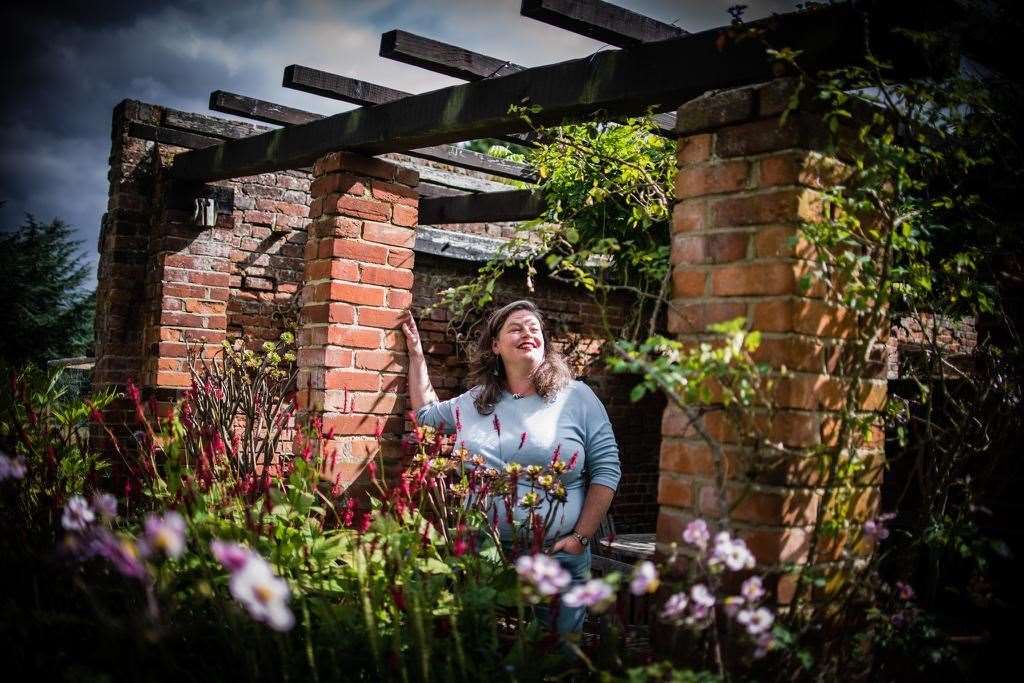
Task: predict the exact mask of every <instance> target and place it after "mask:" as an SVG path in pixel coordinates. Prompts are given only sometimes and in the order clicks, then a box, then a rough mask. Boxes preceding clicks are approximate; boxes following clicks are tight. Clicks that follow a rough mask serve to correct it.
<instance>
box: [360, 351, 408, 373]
mask: <svg viewBox="0 0 1024 683" xmlns="http://www.w3.org/2000/svg"><path fill="white" fill-rule="evenodd" d="M355 366H356V367H357V368H363V369H366V370H385V371H388V372H402V371H404V370H406V369H407V368H408V367H409V360H408V356H407V355H406V354H404V353H400V354H396V353H392V352H389V351H357V352H356V358H355Z"/></svg>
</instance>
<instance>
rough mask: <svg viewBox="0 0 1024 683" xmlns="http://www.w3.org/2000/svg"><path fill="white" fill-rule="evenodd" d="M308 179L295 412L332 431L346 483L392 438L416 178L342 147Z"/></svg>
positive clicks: (398, 414)
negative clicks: (309, 201)
mask: <svg viewBox="0 0 1024 683" xmlns="http://www.w3.org/2000/svg"><path fill="white" fill-rule="evenodd" d="M313 175H314V180H313V183H312V185H311V186H310V193H311V195H312V205H311V207H310V214H309V215H310V218H311V219H312V223H311V224H310V225H309V236H308V239H307V242H306V266H305V283H304V286H303V290H302V313H301V318H300V322H301V329H300V332H299V339H298V344H299V352H298V365H299V378H298V388H299V409H300V411H302V412H304V413H305V414H306V415H307V416H309V415H317V414H319V415H322V416H323V423H324V429H325V430H333V432H334V441H333V443H332V444H331V445H330V446H329V447H328V449H329V451H330V450H333V452H334V454H335V455H334V457H333V458H332V461H333V464H334V469H333V470H332V471H331V472H329V473H328V475H329V476H331V478H335V477H340V480H339V481H340V483H341V484H342V485H348V484H350V483H352V482H353V481H354V480H355V478H356V477H357V476H358V474H359V472H360V471H361V470H362V469H363V467H364V466H365V463H366V460H367V458H368V457H369V456H371V455H372V454H374V453H375V452H376V451H377V447H378V443H377V439H376V438H375V434H381V435H382V437H383V438H382V443H384V444H386V445H387V444H390V445H391V446H394V445H397V443H398V438H399V437H400V435H401V432H402V428H403V417H402V415H403V412H404V411H405V410H406V400H405V398H404V396H403V394H404V392H405V381H406V374H405V373H406V370H407V368H408V357H407V355H406V351H405V338H404V336H403V334H402V332H401V329H400V328H399V326H398V319H399V317H400V316H401V314H402V313H403V312H404V311H405V310H406V309H407V308H408V307H409V305H410V303H411V302H412V291H411V290H412V283H413V273H412V267H413V251H412V247H413V245H414V244H415V241H416V232H415V226H416V221H417V213H418V207H419V195H418V193H417V192H416V190H414V189H413V188H415V187H416V185H417V184H418V183H419V175H418V174H417V173H416V172H414V171H409V170H406V169H404V168H401V167H400V166H396V165H394V164H391V163H388V162H385V161H381V160H379V159H374V158H369V157H363V156H359V155H354V154H349V153H345V152H339V153H335V154H330V155H328V156H326V157H324V158H322V159H320V160H319V161H318V162H317V163H316V166H315V167H314V171H313Z"/></svg>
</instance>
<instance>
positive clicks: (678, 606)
mask: <svg viewBox="0 0 1024 683" xmlns="http://www.w3.org/2000/svg"><path fill="white" fill-rule="evenodd" d="M688 602H689V599H687V597H686V592H685V591H684V592H682V593H676V594H675V595H673V596H671V597H670V598H669V599H668V600H666V601H665V605H664V606H663V607H662V608H661V618H662V619H665V620H668V621H672V620H675V619H678V618H680V617H681V616H683V611H684V610H685V609H686V605H687V603H688Z"/></svg>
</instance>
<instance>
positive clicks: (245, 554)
mask: <svg viewBox="0 0 1024 683" xmlns="http://www.w3.org/2000/svg"><path fill="white" fill-rule="evenodd" d="M210 552H211V553H213V557H214V558H215V559H216V560H217V561H218V562H220V563H221V564H222V565H224V568H225V569H227V570H228V571H229V572H232V573H234V572H237V571H238V570H239V569H242V568H243V567H245V565H246V563H248V562H249V559H250V558H252V557H253V556H254V555H255V553H253V552H252V551H251V550H249V549H248V548H246V547H245V546H243V545H239V544H237V543H231V542H228V541H222V540H220V539H219V538H215V539H213V540H212V541H210Z"/></svg>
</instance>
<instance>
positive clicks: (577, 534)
mask: <svg viewBox="0 0 1024 683" xmlns="http://www.w3.org/2000/svg"><path fill="white" fill-rule="evenodd" d="M569 535H570V536H572V537H573V538H575V539H576V540H577V541H579V542H580V545H582V546H583V547H584V548H586V547H587V546H588V545H590V539H589V538H587V537H586V536H584V535H583V534H581V533H580V532H578V531H576V530H575V529H573V532H572V533H571V534H569Z"/></svg>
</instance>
